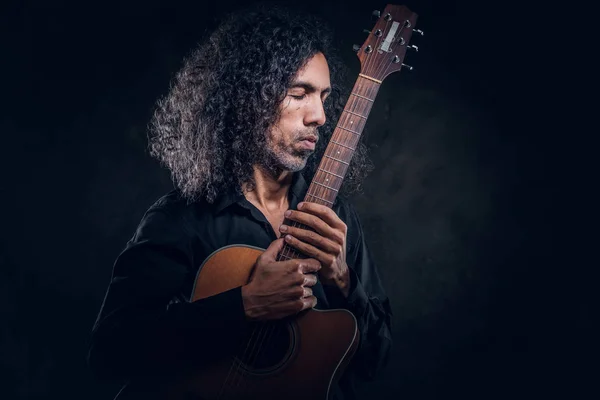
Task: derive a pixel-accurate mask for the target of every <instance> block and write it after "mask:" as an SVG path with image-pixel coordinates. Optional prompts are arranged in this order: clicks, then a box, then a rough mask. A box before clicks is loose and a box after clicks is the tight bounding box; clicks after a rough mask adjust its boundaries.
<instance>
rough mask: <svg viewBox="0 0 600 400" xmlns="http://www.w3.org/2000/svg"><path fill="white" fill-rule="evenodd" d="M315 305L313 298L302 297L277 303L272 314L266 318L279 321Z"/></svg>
mask: <svg viewBox="0 0 600 400" xmlns="http://www.w3.org/2000/svg"><path fill="white" fill-rule="evenodd" d="M316 305H317V298H316V297H315V296H308V297H303V298H301V299H294V300H290V301H286V302H282V303H279V304H277V305H276V306H275V310H274V312H273V313H272V314H271V315H269V317H267V318H268V319H279V318H283V317H286V316H288V315H292V314H296V313H299V312H301V311H303V310H306V309H307V308H312V307H314V306H316Z"/></svg>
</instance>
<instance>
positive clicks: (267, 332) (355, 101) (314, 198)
mask: <svg viewBox="0 0 600 400" xmlns="http://www.w3.org/2000/svg"><path fill="white" fill-rule="evenodd" d="M357 87H358V91H359V92H361V93H362V90H363V85H362V83H360V82H359V83H358V84H357ZM365 94H366V93H365ZM358 103H359V100H358V98H354V99H352V100H351V104H350V107H349V108H350V109H352V110H354V111H357V110H356V109H355V108H354V107H355V106H356V105H357V104H358ZM369 111H370V110H369ZM346 118H347V119H348V118H349V117H346ZM364 122H365V121H363V123H364ZM334 135H335V131H334ZM337 136H341V131H340V135H337ZM337 136H336V139H337V140H340V138H339V137H337ZM342 139H343V137H342ZM340 143H343V144H346V145H348V144H350V143H347V142H346V141H344V140H340ZM332 161H333V160H331V161H330V160H329V159H326V160H325V164H324V169H326V170H329V168H328V167H327V164H329V163H331V162H332ZM336 171H337V169H336ZM337 172H340V173H341V171H337ZM320 173H321V172H320V171H318V172H317V174H320ZM318 191H319V187H316V186H314V190H313V192H316V193H310V192H309V193H308V196H307V197H312V201H313V202H316V203H321V201H322V200H320V199H319V198H320V197H321V196H318V193H319V192H318ZM322 191H323V192H325V190H324V189H323V190H322ZM308 201H310V199H308ZM325 205H326V204H325ZM300 225H302V224H298V223H296V222H295V221H292V226H295V227H298V226H300ZM293 252H295V250H294V249H293V248H292V247H291V246H289V245H288V246H286V248H285V249H284V251H283V252H282V253H281V255H282V256H283V257H286V258H291V257H290V255H291V253H293ZM275 325H276V323H272V325H271V326H269V327H267V328H266V329H260V331H265V333H264V334H263V335H261V334H260V333H262V332H260V333H259V337H260V343H254V345H253V346H252V350H251V352H250V357H249V361H250V364H252V363H253V362H254V360H255V359H256V358H258V356H259V354H260V350H261V349H262V344H263V342H264V340H265V339H266V338H267V337H269V338H270V337H271V336H272V334H273V331H274V330H276V329H277V326H275ZM261 328H264V327H261ZM268 342H269V340H267V343H268ZM257 344H258V351H257V353H256V355H255V356H253V355H252V354H253V353H254V349H255V348H256V347H257V346H256V345H257ZM247 347H248V346H247ZM254 357H256V358H254ZM244 375H247V373H246V374H244V373H241V374H240V377H239V379H238V382H237V384H236V385H235V386H236V387H238V386H240V385H241V383H243V382H244V381H245V380H244Z"/></svg>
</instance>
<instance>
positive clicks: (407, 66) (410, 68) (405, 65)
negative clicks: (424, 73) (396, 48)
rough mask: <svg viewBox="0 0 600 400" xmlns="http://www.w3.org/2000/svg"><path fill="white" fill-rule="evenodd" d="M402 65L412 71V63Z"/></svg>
mask: <svg viewBox="0 0 600 400" xmlns="http://www.w3.org/2000/svg"><path fill="white" fill-rule="evenodd" d="M402 66H403V67H404V68H406V69H408V70H409V71H412V69H413V67H411V66H410V65H407V64H404V63H402Z"/></svg>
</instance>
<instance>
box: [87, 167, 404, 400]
mask: <svg viewBox="0 0 600 400" xmlns="http://www.w3.org/2000/svg"><path fill="white" fill-rule="evenodd" d="M307 190H308V185H307V184H306V181H305V179H304V177H303V176H302V174H301V173H299V172H296V173H294V176H293V181H292V185H291V187H290V190H289V195H288V199H289V204H290V208H291V209H296V208H297V205H298V203H299V202H300V201H302V200H303V199H304V196H305V194H306V192H307ZM332 208H333V210H334V211H335V212H336V214H337V215H338V216H339V217H340V219H341V220H342V221H344V223H345V224H346V225H347V227H348V229H347V238H346V242H347V245H346V251H347V253H346V263H347V264H348V267H349V269H350V281H351V286H350V292H349V296H348V298H344V297H343V296H342V294H341V292H340V291H339V289H338V288H336V287H332V286H325V285H321V283H320V282H317V284H316V285H315V286H314V287H313V293H314V295H315V296H316V297H317V301H318V304H317V307H316V308H319V309H330V308H345V309H348V310H349V311H351V312H352V313H353V314H354V315H355V317H356V319H357V322H358V328H359V331H360V342H359V348H358V350H357V352H356V354H355V355H354V357H353V359H352V361H351V363H350V365H349V367H348V368H347V370H346V373H345V374H344V377H343V378H342V380H341V381H340V383H339V387H337V388H335V393H336V394H337V398H344V399H349V398H354V392H355V390H354V389H353V381H354V379H355V378H356V377H361V378H363V379H366V380H370V379H371V378H373V377H375V375H376V374H377V372H378V371H379V370H380V369H381V368H382V367H383V366H384V365H385V364H386V363H387V360H388V357H389V354H390V350H391V344H392V337H391V315H392V313H391V309H390V304H389V300H388V298H387V296H386V294H385V292H384V290H383V287H382V285H381V281H380V278H379V275H378V272H377V269H376V267H375V265H374V264H373V260H372V258H371V254H370V252H369V249H368V247H367V244H366V242H365V238H364V234H363V229H362V226H361V223H360V221H359V218H358V215H357V213H356V211H355V210H354V208H353V207H352V206H351V204H350V203H349V202H348V201H347V200H346V199H344V198H343V197H341V196H337V198H336V200H335V203H334V204H333V206H332ZM277 238H278V235H276V233H275V232H274V231H273V228H272V227H271V225H270V223H269V221H268V220H267V218H266V217H265V216H264V215H263V214H262V213H261V212H260V211H259V210H258V209H257V208H256V207H255V206H254V205H253V204H252V203H250V202H249V201H248V200H246V198H245V197H244V196H243V195H242V194H239V193H236V192H233V191H232V192H229V193H225V194H223V195H221V196H220V197H218V198H217V199H216V201H215V202H214V203H212V204H209V203H208V202H206V201H203V200H202V201H198V202H194V203H189V204H188V202H186V200H185V199H183V198H182V197H181V196H180V195H179V192H178V191H176V190H173V191H171V192H170V193H168V194H166V195H165V196H163V197H162V198H160V199H159V200H158V201H157V202H156V203H155V204H153V205H152V206H151V207H150V208H149V209H148V210H147V212H146V213H145V215H144V216H143V218H142V220H141V222H140V224H139V226H138V228H137V230H136V232H135V234H134V235H133V237H132V238H131V239H130V240H129V242H128V243H127V245H126V247H125V249H124V250H123V251H122V252H121V254H120V255H119V256H118V258H117V259H116V261H115V264H114V267H113V274H112V278H111V281H110V285H109V287H108V290H107V292H106V296H105V299H104V302H103V304H102V308H101V310H100V313H99V315H98V318H97V320H96V323H95V325H94V328H93V331H92V336H91V345H90V350H89V356H88V362H89V365H90V367H91V368H92V370H93V371H94V372H95V373H96V374H97V375H99V376H101V377H106V378H111V379H117V380H120V381H127V380H130V379H136V378H138V379H142V378H144V379H145V378H148V377H157V376H165V375H168V374H176V373H177V370H178V368H183V367H185V366H190V365H193V364H194V363H197V362H198V360H199V359H200V360H203V359H206V360H207V361H208V360H210V359H212V358H213V357H218V356H219V354H220V349H219V348H220V344H226V343H233V342H235V341H237V340H239V339H240V335H242V334H244V332H245V330H246V328H247V325H248V322H247V320H246V318H245V313H244V308H243V303H242V296H241V288H240V287H237V288H235V289H231V290H229V291H226V292H223V293H220V294H218V295H215V296H211V297H209V298H206V299H201V300H197V301H193V302H190V301H189V299H190V296H191V293H192V288H193V284H194V281H195V278H196V275H197V272H198V269H199V266H200V265H202V263H203V261H204V260H205V259H206V258H207V257H208V256H209V255H210V254H211V253H213V252H214V251H216V250H218V249H220V248H222V247H224V246H228V245H232V244H246V245H251V246H256V247H260V248H263V249H266V248H267V247H269V245H270V243H271V242H272V241H274V240H276V239H277Z"/></svg>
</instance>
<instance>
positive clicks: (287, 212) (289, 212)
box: [283, 210, 292, 217]
mask: <svg viewBox="0 0 600 400" xmlns="http://www.w3.org/2000/svg"><path fill="white" fill-rule="evenodd" d="M291 213H292V212H291V211H290V210H287V211H286V212H284V213H283V215H285V216H286V217H289V216H290V214H291Z"/></svg>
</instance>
